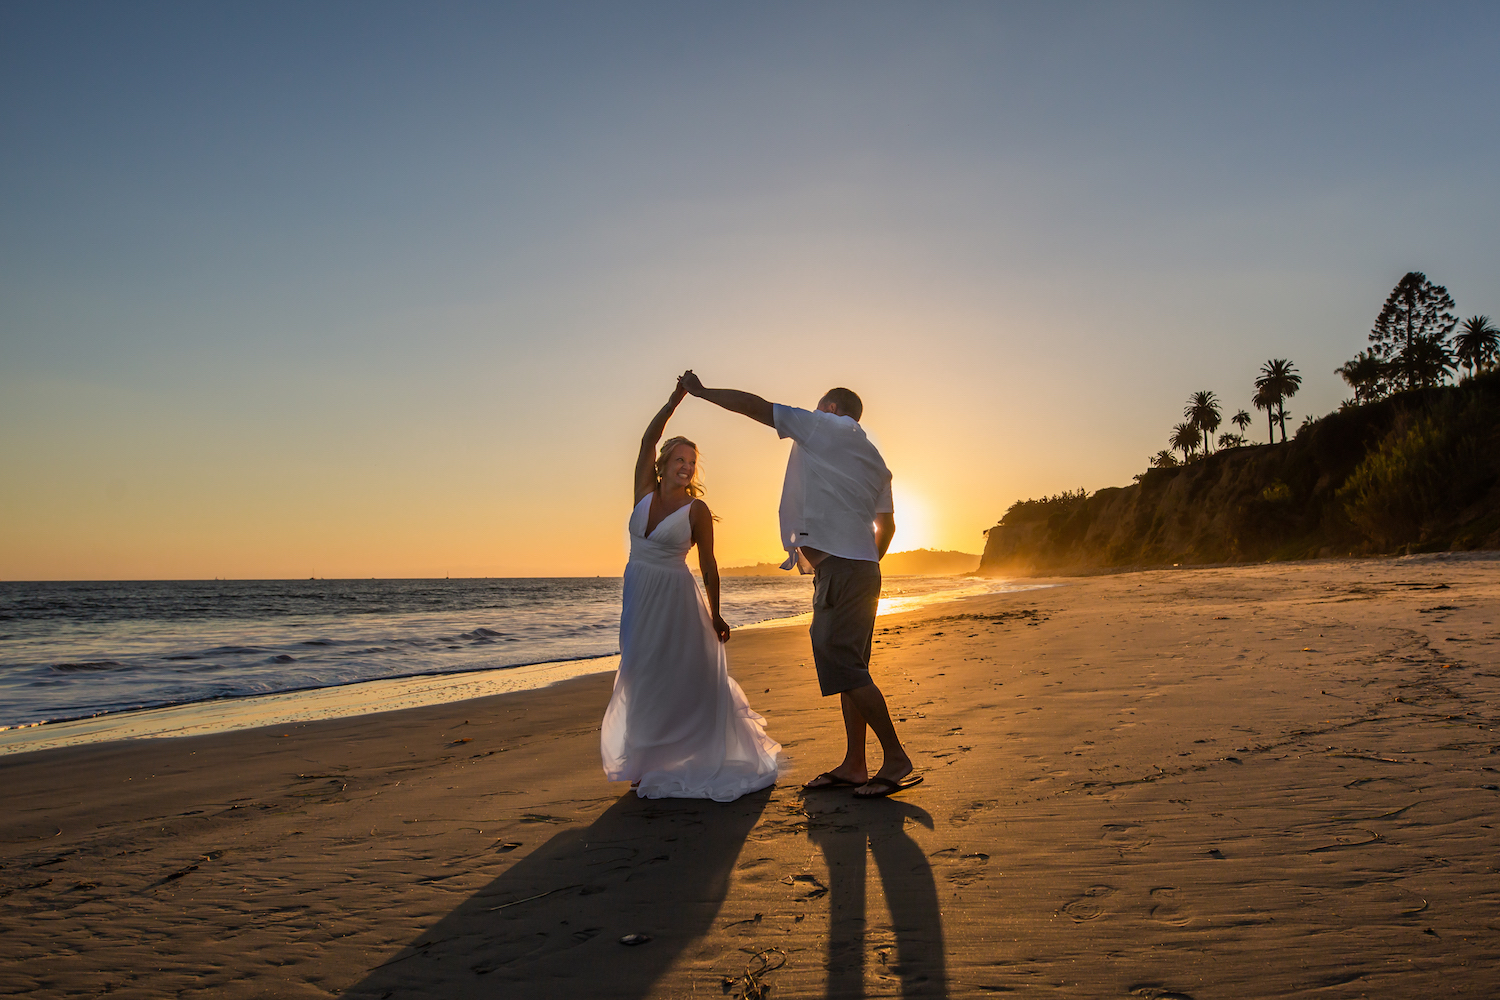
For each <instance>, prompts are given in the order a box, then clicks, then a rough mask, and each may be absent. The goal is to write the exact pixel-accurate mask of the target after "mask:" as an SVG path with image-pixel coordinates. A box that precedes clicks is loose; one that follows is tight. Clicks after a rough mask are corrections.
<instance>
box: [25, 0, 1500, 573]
mask: <svg viewBox="0 0 1500 1000" xmlns="http://www.w3.org/2000/svg"><path fill="white" fill-rule="evenodd" d="M1497 52H1500V5H1497V4H1494V3H1474V4H1466V3H1410V4H1385V3H1374V2H1363V3H1347V4H1339V3H1287V4H1266V3H1256V4H1242V5H1236V6H1231V5H1226V4H1201V3H1131V4H1123V3H1122V4H1068V5H1058V4H1043V3H1037V4H974V3H951V4H944V3H936V4H918V3H907V4H885V3H864V2H862V3H849V4H832V3H824V4H804V3H785V4H778V3H761V2H758V3H738V4H699V3H692V4H690V3H681V4H664V3H639V4H621V3H600V4H566V3H559V4H530V5H505V4H495V3H486V4H460V3H436V4H415V3H410V4H382V3H370V2H360V3H287V4H277V3H256V4H250V3H246V4H235V5H229V4H196V3H194V4H189V3H176V4H151V3H130V4H120V3H97V4H94V3H24V2H12V3H8V4H6V5H5V6H4V7H3V8H0V135H3V136H4V140H3V143H0V462H3V466H4V468H5V470H6V472H5V475H4V477H3V479H0V522H3V523H0V578H9V579H15V578H38V577H72V578H77V577H150V576H169V577H170V576H215V575H222V576H306V575H310V574H312V573H317V574H318V575H329V576H336V575H361V576H370V575H381V576H386V575H442V574H444V573H450V572H451V573H453V574H454V575H460V574H463V575H469V574H495V575H500V574H506V575H508V574H529V573H544V572H565V573H612V572H618V568H619V565H620V563H621V562H622V559H623V550H622V543H621V538H622V534H621V532H622V529H621V523H622V522H623V519H624V517H625V515H626V513H627V512H628V508H629V496H628V489H627V486H626V480H627V478H628V476H629V469H630V466H631V463H632V461H633V458H634V450H635V447H636V443H637V440H638V438H639V433H640V429H641V427H643V426H644V424H645V422H646V420H647V419H648V418H649V416H650V415H651V413H652V412H654V409H655V407H656V406H657V405H658V404H659V401H660V399H661V398H662V397H664V396H665V394H666V392H667V390H668V389H669V388H670V386H671V379H672V376H673V375H675V373H677V372H678V371H680V370H682V369H683V368H685V367H689V366H691V367H694V368H695V369H696V370H697V371H698V372H699V373H700V374H701V375H702V376H703V378H704V379H705V381H706V382H708V383H709V384H711V385H733V386H737V387H741V388H747V389H751V390H754V391H757V392H760V393H762V394H763V395H767V396H769V397H771V398H773V399H776V400H778V401H783V402H791V403H799V404H802V405H811V404H812V403H814V402H815V401H816V399H817V397H818V395H819V394H820V393H821V392H822V390H823V389H826V388H827V387H829V386H830V385H833V384H847V385H850V386H852V387H854V388H856V389H857V390H859V391H860V392H861V393H862V394H863V395H864V396H865V397H866V405H867V408H868V412H867V417H866V420H865V423H866V425H867V426H868V427H869V428H870V430H871V433H872V434H873V435H874V436H875V438H876V439H877V441H878V442H879V443H880V444H881V446H882V447H883V448H884V449H885V451H886V454H887V459H888V461H889V463H890V464H891V466H892V468H893V469H894V470H895V473H896V477H897V496H898V502H899V503H900V504H901V507H902V509H901V510H898V522H899V523H901V524H902V525H903V527H904V530H905V537H904V538H903V537H901V535H899V534H898V538H897V542H896V548H898V549H902V548H911V547H916V546H918V545H926V546H938V547H944V548H964V549H967V550H969V551H977V550H978V546H979V545H980V544H982V539H981V538H980V536H979V532H980V531H981V530H982V529H983V528H985V527H988V526H989V525H990V524H993V523H994V521H995V520H996V519H997V518H998V517H999V515H1000V514H1001V513H1003V511H1004V510H1005V508H1006V507H1007V506H1008V505H1009V504H1010V503H1011V502H1012V501H1014V500H1016V499H1018V498H1023V497H1028V496H1036V495H1040V494H1044V493H1050V492H1055V491H1057V490H1059V489H1063V488H1069V487H1074V486H1079V485H1082V486H1086V487H1088V488H1090V489H1095V488H1099V487H1103V486H1109V485H1119V484H1122V483H1128V482H1129V477H1130V475H1131V474H1132V473H1134V472H1137V471H1139V470H1140V469H1142V468H1143V467H1144V466H1145V464H1146V459H1147V456H1149V455H1150V454H1152V453H1154V452H1155V451H1157V450H1158V449H1159V448H1163V447H1165V446H1166V437H1167V434H1168V431H1169V429H1170V427H1171V425H1172V424H1173V423H1174V422H1176V421H1178V420H1180V419H1181V410H1182V407H1183V405H1184V402H1185V399H1186V397H1187V395H1188V394H1189V393H1190V392H1192V391H1194V390H1197V389H1212V390H1214V391H1216V392H1217V393H1218V395H1219V396H1220V397H1221V398H1222V399H1223V400H1224V401H1225V403H1226V404H1227V405H1228V407H1229V408H1230V410H1231V412H1232V410H1233V409H1237V408H1240V407H1246V408H1248V405H1249V396H1250V392H1251V382H1252V380H1253V377H1254V374H1255V370H1256V369H1257V368H1258V366H1259V365H1260V364H1261V363H1263V362H1264V361H1265V360H1266V359H1268V358H1271V357H1289V358H1291V359H1292V360H1293V361H1294V362H1295V363H1296V364H1297V365H1298V367H1299V368H1300V369H1301V371H1302V373H1303V375H1304V378H1305V382H1304V391H1303V393H1302V394H1301V395H1299V396H1298V397H1297V398H1296V399H1294V400H1293V401H1292V404H1291V407H1290V408H1291V410H1292V411H1293V413H1294V414H1295V416H1294V422H1295V421H1300V419H1301V417H1302V415H1304V414H1308V413H1314V414H1321V413H1323V412H1326V411H1328V410H1329V409H1332V408H1333V407H1335V406H1336V405H1337V404H1338V402H1339V401H1340V400H1341V399H1343V398H1345V397H1346V396H1347V395H1348V392H1347V390H1346V388H1345V387H1344V386H1343V385H1342V383H1340V381H1339V380H1338V378H1337V376H1336V375H1334V374H1333V368H1334V367H1336V366H1337V365H1338V364H1340V363H1342V362H1343V361H1344V360H1347V359H1348V358H1349V357H1351V356H1352V355H1353V354H1354V352H1355V351H1356V350H1358V349H1360V348H1361V347H1362V346H1363V345H1364V341H1365V335H1366V333H1367V331H1368V329H1369V327H1370V324H1371V323H1372V322H1373V320H1374V317H1375V315H1376V313H1377V312H1378V310H1379V307H1380V304H1381V302H1382V301H1383V299H1384V298H1385V296H1386V294H1387V293H1388V292H1389V290H1390V288H1391V286H1392V285H1394V284H1395V282H1396V281H1397V280H1398V279H1399V278H1400V277H1401V275H1402V274H1403V273H1405V272H1406V271H1407V270H1413V269H1417V270H1423V271H1426V272H1427V273H1428V274H1429V276H1430V277H1432V278H1433V279H1434V280H1436V281H1439V282H1441V283H1443V284H1445V285H1447V287H1448V288H1449V290H1450V292H1451V293H1452V294H1453V295H1454V297H1455V298H1456V299H1457V302H1458V307H1459V310H1460V311H1461V312H1462V313H1463V314H1464V315H1466V316H1467V315H1470V314H1473V313H1480V312H1483V313H1489V314H1491V315H1497V314H1500V266H1497V265H1500V248H1497V245H1496V233H1497V232H1500V184H1497V183H1496V176H1497V168H1496V164H1497V163H1500V74H1497V71H1496V55H1497ZM694 406H696V407H697V408H696V409H695V408H693V407H694ZM1257 416H1259V415H1258V414H1257ZM1263 427H1264V425H1263V423H1262V422H1260V421H1257V423H1256V424H1255V425H1253V431H1254V432H1255V434H1256V435H1257V436H1263V435H1264V429H1263ZM673 430H674V431H679V432H682V433H688V434H689V435H691V436H695V437H697V438H698V439H699V444H700V446H702V449H703V456H704V463H705V466H706V467H707V469H708V472H709V479H710V481H709V486H710V491H711V492H710V495H709V499H710V501H711V502H712V503H713V504H714V506H715V509H716V510H717V511H718V512H719V513H720V514H721V515H722V516H723V517H724V521H723V522H722V526H721V529H720V531H721V547H722V549H723V552H722V553H721V560H725V559H727V560H728V561H729V562H731V563H733V562H740V561H746V562H748V561H755V560H756V559H769V558H773V557H775V555H776V541H775V527H774V518H775V502H776V493H777V490H778V486H779V475H780V469H779V465H780V463H781V462H782V461H783V456H784V453H785V447H786V446H785V445H784V444H783V443H779V442H777V441H776V439H775V436H774V434H771V433H770V432H768V431H764V430H763V429H761V428H756V427H752V426H746V425H744V424H743V423H742V422H737V421H736V420H734V419H730V418H727V417H725V416H724V415H721V414H718V413H716V412H711V411H709V410H707V409H704V408H703V407H702V405H701V404H693V403H692V402H691V401H690V403H689V404H685V406H684V410H683V413H682V415H681V416H680V417H679V418H678V420H677V421H676V422H674V425H673ZM903 515H904V516H903Z"/></svg>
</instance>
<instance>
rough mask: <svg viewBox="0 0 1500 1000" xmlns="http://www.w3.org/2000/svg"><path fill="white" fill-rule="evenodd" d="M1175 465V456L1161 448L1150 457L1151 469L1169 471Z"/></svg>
mask: <svg viewBox="0 0 1500 1000" xmlns="http://www.w3.org/2000/svg"><path fill="white" fill-rule="evenodd" d="M1176 464H1177V456H1176V455H1174V454H1172V453H1171V452H1170V451H1168V450H1167V449H1165V448H1163V449H1162V450H1161V451H1159V452H1157V453H1156V454H1155V455H1152V456H1151V467H1152V468H1153V469H1170V468H1172V467H1173V466H1174V465H1176Z"/></svg>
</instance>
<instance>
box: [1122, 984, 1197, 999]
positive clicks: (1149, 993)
mask: <svg viewBox="0 0 1500 1000" xmlns="http://www.w3.org/2000/svg"><path fill="white" fill-rule="evenodd" d="M1130 995H1131V996H1133V997H1140V998H1141V1000H1193V995H1192V994H1191V993H1183V992H1181V991H1179V990H1169V989H1167V988H1166V987H1165V986H1155V985H1147V986H1132V987H1131V988H1130Z"/></svg>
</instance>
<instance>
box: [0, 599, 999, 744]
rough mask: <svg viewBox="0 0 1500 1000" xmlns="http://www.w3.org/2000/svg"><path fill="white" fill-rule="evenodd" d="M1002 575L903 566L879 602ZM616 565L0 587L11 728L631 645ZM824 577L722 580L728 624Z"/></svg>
mask: <svg viewBox="0 0 1500 1000" xmlns="http://www.w3.org/2000/svg"><path fill="white" fill-rule="evenodd" d="M1009 589H1013V588H1010V587H1007V586H1005V584H1004V581H982V580H976V579H973V578H963V577H921V576H898V577H890V578H888V579H887V580H886V582H885V586H884V589H883V591H882V599H881V606H882V612H889V611H892V610H900V609H901V608H903V607H909V606H911V605H913V604H917V603H927V602H929V601H932V600H945V599H949V598H953V597H958V596H963V595H965V594H977V593H988V592H994V591H1000V590H1009ZM620 591H621V580H620V578H618V577H602V578H601V577H590V578H582V579H569V578H535V579H462V580H252V581H145V582H132V583H116V582H109V583H0V730H5V729H13V728H15V727H30V726H36V725H39V724H42V723H48V722H59V721H64V720H72V719H88V718H96V717H99V716H106V715H110V714H113V713H121V712H131V711H137V710H140V709H148V708H160V707H164V706H169V705H185V704H192V703H196V702H207V701H213V700H216V699H227V698H237V697H238V698H242V697H247V696H252V695H266V694H274V693H278V692H288V691H305V690H309V689H318V688H330V687H336V686H340V685H347V684H356V683H359V682H363V681H372V680H381V679H388V678H399V677H418V676H424V675H438V674H457V673H467V672H472V671H489V670H496V669H505V668H514V667H522V666H528V665H533V664H540V663H550V662H556V661H565V660H581V659H588V658H593V657H603V656H610V655H612V654H614V653H616V652H618V650H619V641H618V640H619V622H620ZM811 596H812V578H811V577H799V576H786V577H725V578H724V580H723V589H722V600H721V603H722V608H723V613H724V618H725V620H726V621H728V622H729V624H730V626H731V627H735V628H740V627H744V626H750V625H756V624H763V623H766V622H770V621H777V620H780V619H785V618H789V617H794V616H796V615H800V614H803V613H806V612H807V611H808V610H809V608H810V602H811Z"/></svg>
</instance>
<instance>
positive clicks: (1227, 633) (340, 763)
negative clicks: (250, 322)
mask: <svg viewBox="0 0 1500 1000" xmlns="http://www.w3.org/2000/svg"><path fill="white" fill-rule="evenodd" d="M1037 582H1039V583H1040V582H1042V581H1037ZM1048 582H1057V581H1048ZM1066 582H1067V583H1068V584H1069V585H1068V586H1059V587H1053V588H1050V589H1043V590H1035V591H1031V592H1022V593H1009V594H995V595H991V596H987V597H978V598H974V599H972V600H967V601H963V602H950V603H944V604H939V605H932V606H929V607H926V608H919V609H917V610H915V611H911V612H907V613H901V614H893V615H887V616H886V617H884V618H883V619H882V620H880V621H879V622H878V623H877V625H876V635H875V641H876V643H877V644H876V646H875V651H876V652H875V662H874V664H873V669H874V673H875V677H876V680H877V682H878V683H879V684H880V686H881V688H882V689H883V690H884V691H885V692H886V693H887V698H888V700H889V701H890V704H891V707H892V710H893V715H894V716H895V717H896V720H897V726H898V731H899V732H900V734H901V737H902V740H903V741H904V742H905V744H906V746H907V748H908V751H909V752H910V753H911V755H912V758H913V760H914V761H915V762H916V764H917V767H918V769H919V771H920V773H922V774H923V776H924V777H925V781H924V782H923V783H922V784H921V785H918V786H916V787H915V788H913V789H911V790H910V791H908V792H905V793H903V794H902V795H900V796H898V797H894V798H891V799H885V800H877V801H873V802H861V801H857V800H855V799H853V798H852V797H851V796H850V795H849V794H848V793H846V792H838V791H825V792H812V793H804V792H803V791H802V789H801V783H802V782H803V781H805V780H807V779H808V778H811V777H812V776H813V775H815V774H817V773H818V772H820V771H823V770H825V769H827V768H828V767H830V766H831V765H832V764H834V763H836V762H837V760H838V759H839V756H840V755H841V754H842V752H843V740H844V728H843V722H842V718H841V715H840V713H839V711H838V707H837V704H836V699H835V700H834V701H833V702H830V701H829V700H827V699H824V698H822V697H820V695H819V692H818V688H817V683H816V678H815V676H814V672H813V670H812V665H811V656H810V650H809V648H808V638H807V634H806V632H805V630H803V629H800V628H796V627H779V628H765V629H759V630H746V634H744V635H743V636H741V637H740V638H739V639H738V640H737V642H736V643H735V644H734V645H733V646H732V647H731V650H732V651H731V653H730V656H731V670H732V672H733V673H734V675H735V677H736V679H737V680H738V681H739V682H740V684H741V686H742V688H743V689H744V690H745V692H746V694H747V695H748V697H749V698H750V702H751V705H752V706H753V707H754V709H755V710H756V711H757V712H759V713H760V714H762V715H763V716H764V717H765V718H766V720H767V731H768V733H769V734H770V735H771V736H772V737H773V738H775V739H777V740H778V741H780V742H781V743H782V746H783V747H784V754H783V758H782V769H781V774H780V776H779V778H778V780H777V783H776V785H774V786H773V787H771V788H769V789H766V790H764V791H762V792H759V793H755V794H753V795H747V796H745V797H743V798H741V799H739V800H736V801H735V802H732V803H715V802H707V801H698V800H670V799H668V800H644V799H640V798H638V797H637V796H636V795H634V794H632V793H631V792H630V791H629V789H628V787H627V786H626V785H625V784H624V783H619V784H610V783H609V782H607V781H606V780H605V779H604V777H603V775H602V774H601V772H600V767H599V743H598V722H599V718H600V715H601V714H602V712H603V709H604V706H605V704H606V703H607V701H608V698H609V694H610V680H611V679H610V677H609V676H608V675H606V674H599V673H593V674H586V675H581V676H578V677H575V678H572V679H570V680H566V681H562V682H560V683H558V684H556V685H554V686H552V687H549V688H544V689H536V690H530V691H519V692H514V693H510V694H502V695H498V696H495V697H488V698H480V699H475V700H470V701H464V702H456V703H445V704H434V705H427V706H424V707H417V708H409V709H405V710H401V711H386V712H382V713H380V714H373V715H361V716H353V717H347V718H337V719H325V720H322V721H317V722H301V723H295V724H290V725H287V726H286V727H285V728H283V727H276V728H269V729H264V728H263V729H246V730H238V731H231V732H222V733H218V734H216V735H206V736H197V737H192V738H187V739H180V740H170V739H140V740H132V741H125V742H114V743H101V744H95V745H92V746H74V747H71V748H62V749H56V750H51V751H48V752H45V753H28V754H17V755H12V756H9V757H3V758H0V780H3V781H4V782H5V787H6V790H7V806H8V808H7V809H6V810H5V812H4V814H3V815H0V893H3V894H4V896H5V898H6V906H5V907H4V908H3V909H0V993H7V994H10V993H14V994H17V995H28V996H35V997H39V998H51V997H57V998H61V997H70V996H100V995H104V994H110V995H113V996H123V997H143V998H144V997H154V996H214V997H216V998H229V1000H238V998H246V1000H249V998H252V997H262V996H279V997H282V996H284V997H307V998H314V997H328V996H333V995H338V996H342V997H346V998H350V1000H355V998H360V1000H377V998H380V997H385V996H444V997H454V998H460V1000H461V998H470V997H472V998H475V1000H479V998H482V997H492V996H496V995H504V996H507V997H514V998H517V1000H529V998H536V1000H542V998H548V1000H550V998H551V997H555V996H558V995H579V996H589V997H600V998H608V1000H646V998H663V1000H666V998H671V997H682V996H690V995H695V994H702V995H704V996H708V995H714V996H719V995H723V994H724V992H725V991H724V989H723V984H724V982H725V981H726V979H731V978H737V977H743V976H744V974H745V972H746V969H747V963H748V964H749V967H750V969H751V970H752V971H754V970H756V969H758V968H759V963H757V962H756V959H755V958H754V956H756V955H771V956H773V957H774V958H775V961H774V962H769V963H766V964H767V965H775V966H776V967H775V968H767V969H765V970H764V974H763V981H764V983H765V984H767V985H769V986H771V987H772V988H773V990H774V991H775V993H774V994H773V995H785V996H825V995H826V996H876V995H880V996H886V995H893V994H900V995H906V996H922V995H932V996H977V995H989V994H993V993H1008V992H1014V993H1029V992H1037V991H1038V990H1040V991H1043V992H1045V991H1047V990H1048V989H1051V990H1052V991H1054V992H1059V993H1060V994H1066V995H1069V996H1136V995H1138V996H1143V997H1145V996H1158V997H1167V996H1198V997H1209V996H1213V997H1233V998H1246V1000H1249V998H1254V997H1263V996H1277V997H1298V998H1300V997H1306V998H1308V1000H1312V998H1314V997H1316V998H1318V1000H1357V998H1359V997H1363V996H1416V995H1426V994H1428V993H1441V994H1443V995H1449V994H1454V995H1463V996H1488V995H1490V994H1491V993H1492V992H1493V989H1492V983H1491V982H1490V981H1491V980H1492V979H1493V975H1492V970H1493V969H1494V968H1495V967H1496V966H1497V964H1500V921H1497V920H1496V919H1495V916H1494V914H1495V907H1496V903H1497V901H1500V877H1497V873H1496V871H1495V864H1494V857H1495V854H1496V852H1497V851H1500V831H1497V829H1496V825H1495V823H1494V822H1493V816H1494V810H1495V808H1496V803H1497V801H1500V800H1497V798H1496V795H1497V794H1500V791H1497V788H1500V757H1497V756H1496V755H1497V754H1500V737H1497V735H1496V734H1497V732H1500V717H1497V715H1496V709H1495V706H1496V705H1497V704H1500V615H1497V614H1496V609H1497V608H1500V566H1497V565H1496V564H1495V563H1493V562H1480V561H1459V560H1442V561H1415V560H1379V561H1360V562H1345V563H1337V564H1336V563H1318V564H1274V565H1256V566H1250V567H1234V568H1227V569H1207V570H1194V569H1182V570H1168V571H1165V572H1162V571H1156V572H1145V573H1138V574H1118V575H1113V576H1106V577H1096V578H1090V579H1086V580H1069V581H1066ZM632 934H636V935H642V936H644V937H646V938H648V939H649V941H648V942H647V943H646V944H644V945H642V946H640V947H622V946H621V944H620V939H621V938H622V937H625V936H627V935H632ZM783 959H784V962H783V961H782V960H783ZM757 974H758V975H759V974H760V973H757Z"/></svg>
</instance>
